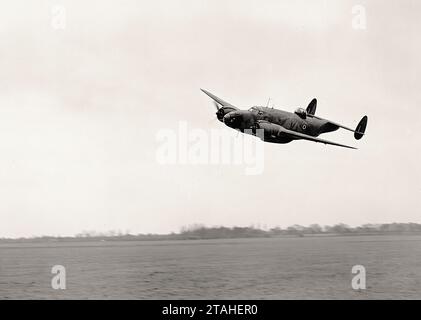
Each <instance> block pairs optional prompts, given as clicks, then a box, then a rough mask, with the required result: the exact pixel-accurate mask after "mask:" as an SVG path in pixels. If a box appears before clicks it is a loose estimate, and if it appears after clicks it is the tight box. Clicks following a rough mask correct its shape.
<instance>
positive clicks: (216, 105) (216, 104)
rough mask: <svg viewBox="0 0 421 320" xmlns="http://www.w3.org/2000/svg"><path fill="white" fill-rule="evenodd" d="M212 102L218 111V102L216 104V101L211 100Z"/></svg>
mask: <svg viewBox="0 0 421 320" xmlns="http://www.w3.org/2000/svg"><path fill="white" fill-rule="evenodd" d="M213 104H214V105H215V108H216V110H218V111H219V108H220V107H219V104H218V103H217V102H216V101H214V102H213Z"/></svg>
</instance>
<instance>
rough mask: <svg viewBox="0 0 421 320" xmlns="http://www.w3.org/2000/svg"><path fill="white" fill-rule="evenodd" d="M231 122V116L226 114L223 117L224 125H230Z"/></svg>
mask: <svg viewBox="0 0 421 320" xmlns="http://www.w3.org/2000/svg"><path fill="white" fill-rule="evenodd" d="M231 122H232V117H231V115H230V114H229V113H228V114H226V115H225V116H224V123H231Z"/></svg>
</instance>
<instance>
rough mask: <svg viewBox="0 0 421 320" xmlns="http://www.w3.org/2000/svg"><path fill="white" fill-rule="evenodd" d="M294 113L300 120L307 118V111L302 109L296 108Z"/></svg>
mask: <svg viewBox="0 0 421 320" xmlns="http://www.w3.org/2000/svg"><path fill="white" fill-rule="evenodd" d="M294 113H295V114H296V115H297V116H299V117H300V118H301V119H305V118H307V111H305V110H304V109H303V108H297V109H295V111H294Z"/></svg>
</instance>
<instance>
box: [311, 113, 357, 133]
mask: <svg viewBox="0 0 421 320" xmlns="http://www.w3.org/2000/svg"><path fill="white" fill-rule="evenodd" d="M307 116H309V117H310V118H315V119H319V120H325V121H327V122H330V123H331V124H333V125H335V126H337V127H339V128H342V129H345V130H348V131H352V132H355V130H354V129H351V128H349V127H345V126H343V125H341V124H339V123H337V122H334V121H330V120H327V119H324V118H320V117H318V116H315V115H312V114H307Z"/></svg>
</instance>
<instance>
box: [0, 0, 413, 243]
mask: <svg viewBox="0 0 421 320" xmlns="http://www.w3.org/2000/svg"><path fill="white" fill-rule="evenodd" d="M57 4H59V5H62V6H64V8H65V13H66V21H65V28H64V29H57V28H54V26H56V27H57V25H55V24H54V23H56V20H54V19H56V18H57V11H54V10H55V9H53V7H54V5H57ZM357 4H362V5H363V6H364V7H365V9H366V18H367V24H366V29H365V30H355V29H353V28H352V19H353V17H354V16H353V14H352V8H353V6H355V5H357ZM420 9H421V3H420V2H419V1H415V0H414V1H410V0H404V1H387V2H385V1H381V0H377V1H375V0H373V1H362V2H354V1H333V0H332V1H328V0H326V1H323V0H320V1H314V0H311V1H297V0H290V1H285V0H283V1H279V0H273V1H257V0H256V1H250V0H247V1H244V0H241V1H240V0H237V1H226V0H217V1H215V0H212V1H210V0H207V1H201V0H194V1H193V0H183V1H175V0H158V1H138V0H133V1H104V0H101V1H82V0H77V1H75V0H72V1H60V2H59V3H58V2H56V1H40V0H36V1H35V0H34V1H27V0H19V1H2V2H1V4H0V32H1V35H0V39H1V42H0V150H1V151H0V155H1V157H0V237H18V236H31V235H41V234H49V235H72V234H75V233H78V232H81V231H82V230H97V231H106V230H111V229H114V230H118V229H120V230H123V231H126V230H129V231H130V232H132V233H140V232H142V233H146V232H151V233H164V232H170V231H179V229H180V227H182V226H184V225H189V224H193V223H203V224H206V225H209V226H212V225H225V226H233V225H238V226H248V225H251V224H260V225H261V226H265V225H266V226H267V227H274V226H278V225H279V226H281V227H287V226H289V225H292V224H295V223H297V224H303V225H308V224H311V223H319V224H321V225H325V224H335V223H339V222H343V223H347V224H350V225H360V224H364V223H383V222H386V223H387V222H395V221H396V222H421V214H420V213H421V212H420V207H421V185H420V181H421V172H420V160H421V159H420V152H421V144H420V128H421V123H420V122H421V121H420V119H421V111H420V110H421V90H420V89H421V88H420V81H419V79H417V75H419V74H420V71H421V70H420V69H421V68H420V67H421V60H420V58H419V57H420V56H421V52H420V48H421V44H420V38H419V30H420V29H421V20H420V19H419V12H420ZM52 19H53V20H52ZM199 88H206V89H208V90H209V91H211V92H213V93H215V94H216V95H218V96H220V97H222V98H223V99H225V100H227V101H229V102H231V103H232V104H234V105H237V106H239V107H246V106H251V105H256V104H257V105H259V104H260V105H262V104H266V101H267V99H268V97H271V98H272V101H273V103H275V106H276V107H279V108H283V109H286V110H294V109H295V108H296V107H298V106H302V107H306V106H307V104H308V102H309V101H310V100H311V99H312V98H314V97H317V98H318V102H319V105H318V110H317V114H318V115H320V116H324V117H326V118H329V119H332V120H335V121H338V122H341V123H343V124H344V125H349V126H351V127H354V126H356V124H357V123H358V120H359V119H360V118H361V117H362V116H363V115H365V114H367V115H368V117H369V124H368V128H367V135H366V136H365V137H364V138H363V139H362V140H360V141H355V140H354V138H353V135H352V133H350V132H346V131H345V132H343V131H337V132H334V133H329V134H327V135H324V137H326V138H328V139H330V140H333V141H337V142H341V143H346V144H351V145H355V146H357V147H358V148H359V150H348V149H342V148H338V147H333V146H325V145H321V144H315V143H311V142H304V141H298V142H293V143H290V144H287V145H272V144H265V145H264V159H265V162H264V165H265V166H264V172H263V174H261V175H255V176H249V175H245V173H244V166H235V165H199V166H193V165H173V166H163V165H161V164H159V163H157V161H156V157H155V155H156V150H157V147H158V146H159V143H158V141H157V139H156V135H157V133H158V132H159V131H160V130H162V129H165V128H168V129H173V130H178V126H179V123H180V121H185V122H186V123H187V125H188V126H189V128H192V129H194V128H201V129H205V130H207V131H210V130H212V129H221V130H230V129H229V128H227V127H224V126H223V124H221V123H219V122H216V121H212V119H213V118H215V115H214V112H215V110H214V107H213V106H212V104H211V101H210V99H209V98H208V97H207V96H205V95H204V94H203V93H202V92H201V91H200V90H199ZM233 134H234V135H235V132H233Z"/></svg>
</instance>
